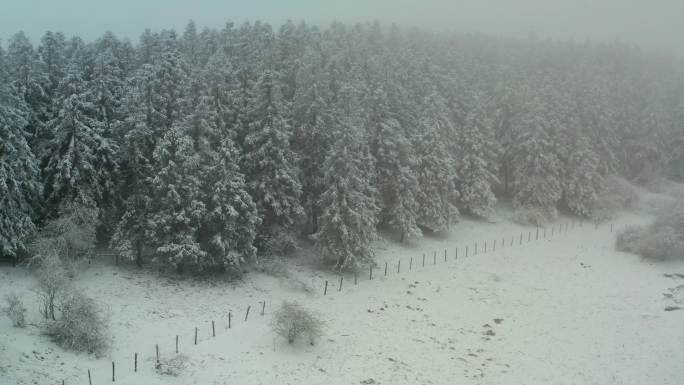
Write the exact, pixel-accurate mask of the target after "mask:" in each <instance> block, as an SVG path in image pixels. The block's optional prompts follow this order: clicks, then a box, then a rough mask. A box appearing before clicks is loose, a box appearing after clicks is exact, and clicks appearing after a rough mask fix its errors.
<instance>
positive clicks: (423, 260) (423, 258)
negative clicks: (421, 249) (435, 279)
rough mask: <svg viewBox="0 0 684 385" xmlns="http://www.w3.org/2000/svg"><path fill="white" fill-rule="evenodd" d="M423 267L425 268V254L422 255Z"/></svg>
mask: <svg viewBox="0 0 684 385" xmlns="http://www.w3.org/2000/svg"><path fill="white" fill-rule="evenodd" d="M423 267H425V254H423Z"/></svg>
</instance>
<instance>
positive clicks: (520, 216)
mask: <svg viewBox="0 0 684 385" xmlns="http://www.w3.org/2000/svg"><path fill="white" fill-rule="evenodd" d="M557 216H558V211H556V210H555V209H553V210H549V209H544V208H541V207H519V208H517V209H516V210H515V212H514V213H513V221H514V222H517V223H520V224H522V225H533V226H542V225H543V224H544V223H547V222H549V221H550V220H553V219H555V218H556V217H557Z"/></svg>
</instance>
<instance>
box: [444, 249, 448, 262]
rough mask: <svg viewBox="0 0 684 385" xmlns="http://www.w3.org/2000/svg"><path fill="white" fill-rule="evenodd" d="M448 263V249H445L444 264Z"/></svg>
mask: <svg viewBox="0 0 684 385" xmlns="http://www.w3.org/2000/svg"><path fill="white" fill-rule="evenodd" d="M446 261H447V249H444V262H446Z"/></svg>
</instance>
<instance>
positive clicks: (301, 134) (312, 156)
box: [292, 52, 335, 234]
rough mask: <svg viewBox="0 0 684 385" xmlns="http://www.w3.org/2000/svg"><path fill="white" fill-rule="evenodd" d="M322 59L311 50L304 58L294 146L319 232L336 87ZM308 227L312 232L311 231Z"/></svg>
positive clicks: (307, 207) (312, 219) (308, 210)
mask: <svg viewBox="0 0 684 385" xmlns="http://www.w3.org/2000/svg"><path fill="white" fill-rule="evenodd" d="M320 60H321V59H320V58H319V57H318V56H316V55H315V53H313V52H310V53H309V54H308V55H306V56H305V57H304V58H303V59H302V62H303V63H302V68H301V69H300V71H299V74H298V76H297V82H298V83H299V86H298V87H297V91H296V92H295V96H294V125H295V127H294V135H293V140H292V143H293V146H294V148H295V150H296V151H297V153H298V155H299V169H300V170H301V179H302V203H303V205H304V210H305V211H306V213H307V218H308V220H307V222H308V227H309V230H310V233H312V234H313V233H316V232H318V217H319V215H320V208H319V207H318V202H319V200H320V195H321V193H322V192H323V190H324V189H325V188H326V186H325V184H324V183H323V163H324V161H325V158H326V156H327V154H328V152H329V151H330V146H331V144H332V143H331V142H332V137H331V136H332V130H331V129H330V127H331V126H332V118H333V117H332V115H333V114H332V111H331V107H330V106H329V101H330V100H332V98H334V90H332V89H330V87H329V86H328V83H329V82H331V79H330V78H331V77H332V76H335V75H334V73H333V74H332V75H330V74H328V73H326V72H324V70H323V68H321V67H322V63H321V61H320ZM309 230H308V231H309Z"/></svg>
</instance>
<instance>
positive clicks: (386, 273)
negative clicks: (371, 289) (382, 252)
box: [385, 261, 387, 277]
mask: <svg viewBox="0 0 684 385" xmlns="http://www.w3.org/2000/svg"><path fill="white" fill-rule="evenodd" d="M385 277H387V261H385Z"/></svg>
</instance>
